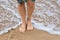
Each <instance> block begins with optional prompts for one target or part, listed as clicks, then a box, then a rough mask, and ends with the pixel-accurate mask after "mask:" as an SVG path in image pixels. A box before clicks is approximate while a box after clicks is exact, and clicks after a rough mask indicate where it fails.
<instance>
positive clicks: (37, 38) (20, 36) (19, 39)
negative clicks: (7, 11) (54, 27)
mask: <svg viewBox="0 0 60 40" xmlns="http://www.w3.org/2000/svg"><path fill="white" fill-rule="evenodd" d="M0 40H60V36H58V35H52V34H49V33H47V32H44V31H42V30H37V29H34V30H33V31H26V32H24V33H20V32H19V31H18V28H16V29H12V30H11V31H9V32H8V33H6V34H3V35H0Z"/></svg>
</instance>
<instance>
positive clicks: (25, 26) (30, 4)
mask: <svg viewBox="0 0 60 40" xmlns="http://www.w3.org/2000/svg"><path fill="white" fill-rule="evenodd" d="M34 9H35V2H34V1H31V0H27V10H28V11H27V14H28V17H27V19H26V8H25V4H24V2H22V4H19V5H18V11H19V13H20V16H21V18H22V25H21V27H20V28H19V31H20V32H25V31H26V30H33V25H32V22H31V18H32V14H33V12H34Z"/></svg>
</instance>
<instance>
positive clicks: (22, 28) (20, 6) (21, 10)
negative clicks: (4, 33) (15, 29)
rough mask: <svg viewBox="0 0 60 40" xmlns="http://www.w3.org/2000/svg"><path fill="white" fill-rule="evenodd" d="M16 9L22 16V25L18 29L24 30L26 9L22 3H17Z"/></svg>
mask: <svg viewBox="0 0 60 40" xmlns="http://www.w3.org/2000/svg"><path fill="white" fill-rule="evenodd" d="M18 10H19V13H20V15H21V18H22V26H21V27H20V28H19V31H20V32H24V31H25V29H26V10H25V5H24V3H22V4H21V5H20V4H19V5H18Z"/></svg>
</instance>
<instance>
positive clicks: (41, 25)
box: [0, 0, 60, 35]
mask: <svg viewBox="0 0 60 40" xmlns="http://www.w3.org/2000/svg"><path fill="white" fill-rule="evenodd" d="M0 4H1V5H0V34H4V33H6V32H8V31H9V30H11V29H15V28H16V27H18V25H20V24H21V23H22V22H21V17H20V14H19V12H18V9H17V6H18V3H17V1H16V0H0ZM32 24H33V26H34V27H35V28H36V29H38V30H43V31H46V32H48V33H50V34H56V35H60V0H36V1H35V10H34V13H33V16H32Z"/></svg>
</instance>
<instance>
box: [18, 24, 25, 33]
mask: <svg viewBox="0 0 60 40" xmlns="http://www.w3.org/2000/svg"><path fill="white" fill-rule="evenodd" d="M25 30H26V24H22V25H21V27H20V28H19V31H20V32H25Z"/></svg>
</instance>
